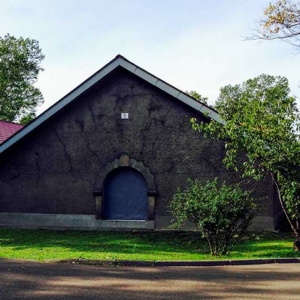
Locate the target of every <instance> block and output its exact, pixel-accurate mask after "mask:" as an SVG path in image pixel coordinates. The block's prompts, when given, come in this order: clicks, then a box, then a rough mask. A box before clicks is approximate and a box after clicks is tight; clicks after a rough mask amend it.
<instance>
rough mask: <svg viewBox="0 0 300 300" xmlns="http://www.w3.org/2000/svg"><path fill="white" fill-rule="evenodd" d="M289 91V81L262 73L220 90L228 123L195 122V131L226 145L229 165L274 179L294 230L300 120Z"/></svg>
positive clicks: (219, 104)
mask: <svg viewBox="0 0 300 300" xmlns="http://www.w3.org/2000/svg"><path fill="white" fill-rule="evenodd" d="M289 93H290V89H289V86H288V80H287V79H286V78H285V77H280V76H278V77H274V76H269V75H261V76H258V77H256V78H254V79H251V80H247V81H246V82H244V83H243V84H241V85H235V86H231V85H228V86H225V87H224V88H222V89H221V93H220V97H219V99H218V101H217V103H216V107H217V109H218V110H219V113H220V116H221V117H222V118H223V120H225V122H224V124H220V123H217V122H215V121H213V120H212V121H211V122H210V123H209V124H204V123H200V124H197V120H196V119H192V120H191V122H192V126H193V128H194V129H195V130H199V131H202V132H204V133H205V135H206V136H209V137H211V138H215V139H222V140H224V141H225V147H226V156H225V159H224V162H225V164H226V166H227V167H229V168H234V169H236V170H240V171H241V172H242V174H243V176H244V177H250V178H253V179H257V180H259V179H261V178H263V177H265V176H267V175H269V176H271V177H272V179H273V182H274V184H275V185H276V187H277V191H278V194H279V198H280V201H281V203H282V208H283V209H284V212H285V213H286V215H287V216H288V217H289V219H288V220H289V222H290V224H291V226H292V228H293V225H292V222H291V219H293V220H298V219H299V218H300V210H299V207H300V200H299V195H300V143H299V134H300V127H299V125H300V118H299V112H298V109H297V106H296V101H295V98H293V97H291V96H289ZM241 153H244V154H245V155H244V156H243V155H240V154H241ZM293 230H294V232H295V233H296V234H297V230H296V229H295V228H293Z"/></svg>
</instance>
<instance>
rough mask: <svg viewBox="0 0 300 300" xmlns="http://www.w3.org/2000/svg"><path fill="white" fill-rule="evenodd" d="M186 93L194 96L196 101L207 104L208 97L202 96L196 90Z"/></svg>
mask: <svg viewBox="0 0 300 300" xmlns="http://www.w3.org/2000/svg"><path fill="white" fill-rule="evenodd" d="M186 93H187V94H188V95H189V96H191V97H193V98H195V99H196V100H197V101H199V102H203V103H205V104H207V101H208V98H207V97H203V96H202V95H201V94H199V93H197V92H196V91H186Z"/></svg>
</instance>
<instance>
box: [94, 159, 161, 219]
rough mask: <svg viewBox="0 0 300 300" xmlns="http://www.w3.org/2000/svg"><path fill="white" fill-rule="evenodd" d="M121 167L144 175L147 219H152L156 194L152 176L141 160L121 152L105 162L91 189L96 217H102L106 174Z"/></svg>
mask: <svg viewBox="0 0 300 300" xmlns="http://www.w3.org/2000/svg"><path fill="white" fill-rule="evenodd" d="M122 167H126V168H128V167H129V168H133V169H134V170H136V171H138V172H139V173H140V174H141V175H142V176H143V177H144V179H145V181H146V184H147V196H148V220H154V209H155V196H156V194H157V190H156V184H155V181H154V176H153V175H152V174H151V172H150V170H149V168H147V167H146V166H145V165H144V163H143V162H140V161H137V160H135V159H134V158H130V157H129V156H128V155H127V154H123V155H121V156H120V158H119V159H115V160H113V161H112V162H109V163H107V164H106V166H105V168H104V169H103V170H102V172H101V174H100V176H99V177H98V178H97V181H96V184H95V189H94V191H93V194H94V196H95V200H96V218H97V219H102V218H103V186H104V181H105V179H106V177H107V175H108V174H110V173H111V172H112V171H113V170H115V169H118V168H122Z"/></svg>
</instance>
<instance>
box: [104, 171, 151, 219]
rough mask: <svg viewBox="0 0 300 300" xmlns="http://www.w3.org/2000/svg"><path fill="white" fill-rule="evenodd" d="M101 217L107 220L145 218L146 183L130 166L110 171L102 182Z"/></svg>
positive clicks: (146, 216) (146, 217) (146, 215)
mask: <svg viewBox="0 0 300 300" xmlns="http://www.w3.org/2000/svg"><path fill="white" fill-rule="evenodd" d="M103 192H104V193H103V217H104V219H107V220H147V219H148V196H147V183H146V181H145V179H144V177H143V175H142V174H141V173H140V172H138V171H137V170H135V169H133V168H130V167H122V168H117V169H115V170H113V171H112V172H110V173H109V174H108V175H107V177H106V179H105V182H104V191H103Z"/></svg>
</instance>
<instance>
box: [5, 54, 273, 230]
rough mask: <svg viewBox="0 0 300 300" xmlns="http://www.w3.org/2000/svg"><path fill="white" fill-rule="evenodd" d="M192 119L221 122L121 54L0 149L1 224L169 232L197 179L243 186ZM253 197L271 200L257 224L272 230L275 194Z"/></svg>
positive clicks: (262, 205) (263, 190) (267, 191)
mask: <svg viewBox="0 0 300 300" xmlns="http://www.w3.org/2000/svg"><path fill="white" fill-rule="evenodd" d="M192 117H196V118H197V119H198V120H199V121H201V120H203V121H207V122H209V120H210V119H214V120H216V121H218V122H222V120H221V119H220V117H219V115H218V113H217V112H216V111H215V110H213V109H212V108H210V107H209V106H207V105H205V104H204V103H200V102H198V101H196V100H195V99H193V98H192V97H190V96H189V95H187V94H186V93H184V92H182V91H180V90H178V89H176V88H175V87H173V86H171V85H170V84H168V83H166V82H164V81H163V80H161V79H159V78H157V77H155V76H154V75H152V74H150V73H148V72H147V71H145V70H143V69H141V68H140V67H138V66H137V65H135V64H133V63H132V62H130V61H128V60H127V59H125V58H124V57H122V56H120V55H118V56H117V57H116V58H115V59H113V60H112V61H111V62H109V63H108V64H107V65H105V66H104V67H103V68H102V69H100V70H99V71H98V72H96V73H95V74H94V75H92V76H91V77H90V78H88V79H87V80H86V81H84V82H83V83H82V84H81V85H79V86H78V87H76V88H75V89H74V90H73V91H71V92H70V93H69V94H67V95H66V96H65V97H64V98H62V99H61V100H60V101H58V102H57V103H56V104H54V105H53V106H52V107H50V108H49V109H48V110H47V111H45V112H44V113H43V114H41V115H40V116H39V117H38V118H36V119H35V120H34V121H33V122H32V123H30V124H28V125H27V126H25V127H24V128H22V129H21V130H19V131H17V132H16V133H15V134H14V135H12V136H11V137H10V138H9V139H7V140H5V141H4V142H2V144H0V226H15V227H16V226H17V227H34V228H37V227H38V228H78V229H101V228H102V229H103V228H105V229H115V228H119V229H158V228H167V227H168V225H169V224H170V221H171V219H172V217H171V216H170V214H169V211H168V203H169V201H170V199H171V198H172V196H173V194H174V193H175V192H176V189H177V188H178V187H184V186H185V185H186V183H187V179H188V178H198V179H200V180H206V179H213V178H215V177H218V178H219V179H221V180H226V182H228V183H232V182H237V181H238V180H239V178H238V175H237V174H236V173H235V172H232V171H228V170H226V169H225V167H224V165H223V164H222V158H223V157H224V151H225V150H224V145H223V143H222V142H221V141H213V140H210V139H206V138H204V137H203V135H202V134H201V133H199V132H195V131H193V130H192V128H191V124H190V118H192ZM0 126H1V124H0ZM253 190H254V191H255V195H256V197H258V198H260V199H262V200H260V201H259V208H258V210H257V216H256V218H255V220H254V223H253V226H254V227H256V228H260V229H273V228H274V215H275V213H276V212H277V208H276V207H275V204H274V200H273V199H274V190H273V187H272V186H271V185H270V183H269V182H268V181H267V180H265V181H263V182H259V183H257V182H256V183H253ZM275 225H276V224H275Z"/></svg>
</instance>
